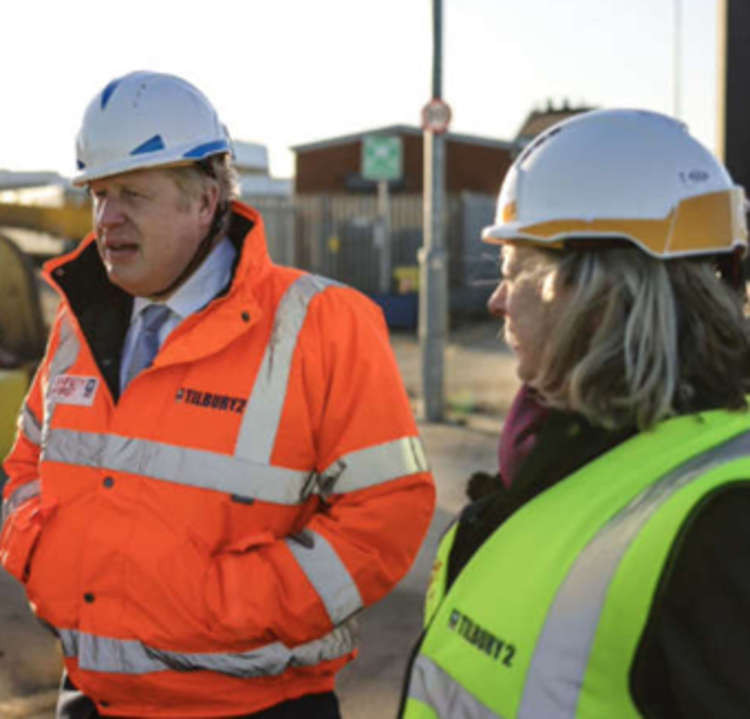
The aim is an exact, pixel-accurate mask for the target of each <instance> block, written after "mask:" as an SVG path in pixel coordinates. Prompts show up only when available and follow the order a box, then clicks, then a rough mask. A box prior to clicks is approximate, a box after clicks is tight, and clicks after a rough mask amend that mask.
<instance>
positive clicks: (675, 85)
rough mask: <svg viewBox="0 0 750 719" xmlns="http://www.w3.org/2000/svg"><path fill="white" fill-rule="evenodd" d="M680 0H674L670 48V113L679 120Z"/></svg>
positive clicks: (680, 63)
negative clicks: (671, 53)
mask: <svg viewBox="0 0 750 719" xmlns="http://www.w3.org/2000/svg"><path fill="white" fill-rule="evenodd" d="M680 3H681V0H674V13H673V14H674V42H673V43H672V49H673V52H674V57H673V59H672V92H673V96H672V114H673V115H674V116H675V117H676V118H677V119H678V120H679V119H680V115H681V114H682V107H681V100H682V98H681V80H682V77H681V70H682V22H681V15H682V13H681V12H680V10H681V7H680Z"/></svg>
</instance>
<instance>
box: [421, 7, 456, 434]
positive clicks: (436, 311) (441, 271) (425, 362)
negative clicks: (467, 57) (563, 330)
mask: <svg viewBox="0 0 750 719" xmlns="http://www.w3.org/2000/svg"><path fill="white" fill-rule="evenodd" d="M432 11H433V33H432V35H433V53H432V58H433V62H432V102H431V104H433V105H434V103H435V101H436V100H437V101H440V100H441V84H442V3H441V0H433V2H432ZM439 104H440V105H441V106H442V107H444V108H446V109H447V105H445V104H444V103H439ZM429 107H430V104H428V108H429ZM430 114H431V113H430V112H427V113H426V115H427V117H425V118H424V120H423V122H424V130H425V132H424V173H423V177H424V183H423V184H424V187H423V193H424V200H423V222H422V228H423V230H422V232H423V238H424V239H423V244H422V248H421V250H420V252H419V348H420V354H421V361H422V362H421V364H422V397H423V411H424V417H425V419H427V420H428V421H430V422H440V421H441V420H442V419H443V362H444V349H445V336H446V331H447V326H448V273H447V267H446V255H445V246H444V242H443V222H442V219H443V204H444V198H443V188H444V185H445V181H444V172H445V170H444V168H445V156H444V155H445V139H444V136H443V134H442V131H438V132H436V131H435V129H436V125H435V123H434V122H433V121H431V120H430V118H429V115H430ZM449 118H450V114H449V113H448V115H447V118H446V121H445V125H444V126H442V125H441V126H440V127H441V130H443V131H444V130H445V129H447V122H448V120H449Z"/></svg>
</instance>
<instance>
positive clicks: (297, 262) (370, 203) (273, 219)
mask: <svg viewBox="0 0 750 719" xmlns="http://www.w3.org/2000/svg"><path fill="white" fill-rule="evenodd" d="M243 201H245V202H247V203H248V204H250V205H252V206H253V207H255V208H256V209H257V210H259V211H260V213H261V215H262V216H263V220H264V223H265V226H266V235H267V239H268V247H269V253H270V255H271V258H272V259H273V260H274V261H275V262H277V263H279V264H284V265H293V266H296V267H301V268H303V269H307V270H310V271H312V272H315V273H318V274H321V275H325V276H326V277H331V278H333V279H336V280H339V281H341V282H345V283H346V284H348V285H351V286H353V287H356V288H357V289H359V290H361V291H362V292H365V293H366V294H369V295H378V294H379V293H380V292H381V290H382V288H383V286H384V284H385V286H389V287H390V291H391V293H392V294H400V293H404V292H408V291H416V290H417V286H416V278H417V276H418V274H417V271H416V268H417V266H418V260H417V252H418V249H419V248H420V247H421V245H422V196H421V195H395V196H392V197H391V199H390V203H389V204H390V208H389V209H390V217H389V226H390V233H389V238H390V277H389V278H387V279H386V281H385V283H384V282H383V278H382V276H381V275H382V273H383V272H384V270H383V263H382V262H381V259H382V258H381V254H382V248H381V247H379V245H378V243H379V241H380V234H379V233H378V232H377V229H376V228H377V226H378V223H379V222H380V219H379V217H378V209H377V200H376V198H375V197H373V196H359V195H304V196H300V195H298V196H295V197H292V198H268V197H245V198H243ZM494 207H495V198H493V197H489V196H486V195H478V194H473V193H462V194H461V195H448V196H447V198H446V206H445V214H444V227H445V240H446V249H447V253H448V260H449V272H448V282H449V288H450V308H451V312H452V313H469V314H471V313H474V312H483V311H484V303H485V301H486V299H487V296H488V294H489V286H490V285H491V284H492V283H494V282H495V281H496V279H497V252H496V251H493V250H494V248H492V247H489V246H487V245H484V244H482V243H481V242H480V239H479V236H480V232H481V228H482V227H484V226H485V225H487V224H490V223H491V222H492V218H493V215H494Z"/></svg>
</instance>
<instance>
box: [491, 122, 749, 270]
mask: <svg viewBox="0 0 750 719" xmlns="http://www.w3.org/2000/svg"><path fill="white" fill-rule="evenodd" d="M744 213H745V201H744V192H743V190H742V188H741V187H738V186H736V185H734V183H733V182H732V179H731V177H730V176H729V173H728V172H727V171H726V169H725V168H724V166H723V165H722V164H721V163H720V162H719V161H718V160H717V159H716V158H715V157H714V156H713V155H712V154H711V153H710V152H709V151H708V150H707V149H706V148H705V147H703V145H701V144H700V143H699V142H698V141H697V140H695V139H694V138H692V137H691V136H690V135H689V134H688V131H687V128H686V126H685V125H684V124H683V123H681V122H678V121H677V120H674V119H672V118H670V117H667V116H666V115H660V114H658V113H655V112H645V111H641V110H596V111H593V112H587V113H582V114H580V115H576V116H575V117H572V118H570V119H568V120H565V121H564V122H561V123H558V124H557V125H554V126H553V127H551V128H549V129H548V130H547V131H545V132H544V133H543V134H541V135H539V137H537V138H535V139H534V140H533V141H532V142H531V144H530V145H529V146H528V147H526V148H525V149H524V151H523V152H522V153H521V154H520V156H519V157H518V158H517V159H516V161H515V162H514V163H513V166H512V167H511V168H510V170H509V171H508V174H507V175H506V177H505V180H504V182H503V185H502V187H501V189H500V197H499V199H498V203H497V215H496V218H495V224H494V225H491V226H489V227H486V228H485V229H484V231H483V232H482V239H483V240H484V241H485V242H490V243H502V242H504V241H507V240H517V241H524V240H525V241H529V242H534V243H537V244H540V245H545V246H550V247H562V246H563V245H564V243H565V241H566V240H571V239H586V238H590V239H601V238H605V239H608V238H612V239H624V240H628V241H630V242H633V243H635V244H636V245H638V246H639V247H641V248H642V249H643V250H644V251H646V252H648V253H649V254H651V255H654V256H656V257H661V258H668V257H682V256H687V255H697V254H713V253H721V252H732V251H733V250H734V249H735V248H737V247H740V248H746V247H747V228H746V225H745V214H744Z"/></svg>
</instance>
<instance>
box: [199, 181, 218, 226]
mask: <svg viewBox="0 0 750 719" xmlns="http://www.w3.org/2000/svg"><path fill="white" fill-rule="evenodd" d="M218 204H219V186H218V185H217V184H216V183H214V182H211V183H207V184H206V185H205V187H204V188H203V191H202V192H201V196H200V199H199V205H198V216H199V218H200V220H201V222H204V223H205V224H206V225H207V226H209V225H210V224H211V223H212V222H213V219H214V214H215V213H216V206H217V205H218Z"/></svg>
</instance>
